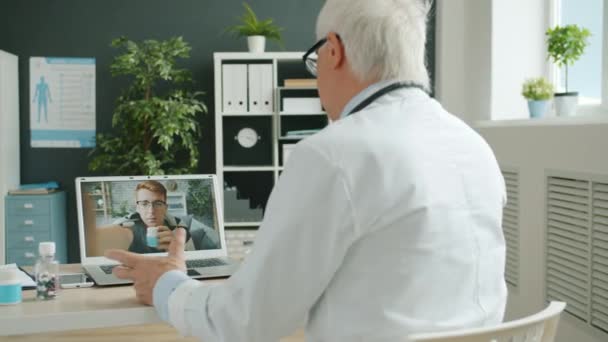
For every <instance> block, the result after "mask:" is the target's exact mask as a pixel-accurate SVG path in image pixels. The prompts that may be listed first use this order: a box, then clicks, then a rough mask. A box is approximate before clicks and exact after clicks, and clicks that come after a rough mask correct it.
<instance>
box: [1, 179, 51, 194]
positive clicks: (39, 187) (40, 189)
mask: <svg viewBox="0 0 608 342" xmlns="http://www.w3.org/2000/svg"><path fill="white" fill-rule="evenodd" d="M58 189H59V184H58V183H57V182H46V183H34V184H21V185H20V186H19V188H18V189H14V190H10V191H9V192H8V193H9V195H44V194H50V193H52V192H55V191H57V190H58Z"/></svg>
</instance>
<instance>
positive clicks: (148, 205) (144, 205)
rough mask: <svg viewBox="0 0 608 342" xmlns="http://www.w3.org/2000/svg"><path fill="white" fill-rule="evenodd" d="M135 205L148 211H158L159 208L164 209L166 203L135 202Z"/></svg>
mask: <svg viewBox="0 0 608 342" xmlns="http://www.w3.org/2000/svg"><path fill="white" fill-rule="evenodd" d="M135 204H137V206H138V207H140V208H142V209H150V208H154V209H160V208H164V207H166V206H167V203H165V202H164V201H154V202H150V201H137V202H135Z"/></svg>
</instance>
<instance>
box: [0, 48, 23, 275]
mask: <svg viewBox="0 0 608 342" xmlns="http://www.w3.org/2000/svg"><path fill="white" fill-rule="evenodd" d="M17 65H18V60H17V56H15V55H11V54H9V53H6V52H4V51H0V265H2V264H4V262H5V250H4V247H5V244H6V234H5V227H4V196H5V195H6V193H7V191H9V190H12V189H15V188H17V186H18V185H19V170H20V166H19V86H18V82H19V79H18V77H17Z"/></svg>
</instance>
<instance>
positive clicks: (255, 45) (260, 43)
mask: <svg viewBox="0 0 608 342" xmlns="http://www.w3.org/2000/svg"><path fill="white" fill-rule="evenodd" d="M247 46H248V47H249V52H253V53H262V52H264V49H265V47H266V37H264V36H249V37H247Z"/></svg>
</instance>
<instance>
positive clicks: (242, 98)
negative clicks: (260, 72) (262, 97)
mask: <svg viewBox="0 0 608 342" xmlns="http://www.w3.org/2000/svg"><path fill="white" fill-rule="evenodd" d="M222 105H223V106H222V111H223V112H224V113H226V114H239V113H246V112H247V64H224V65H222Z"/></svg>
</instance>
